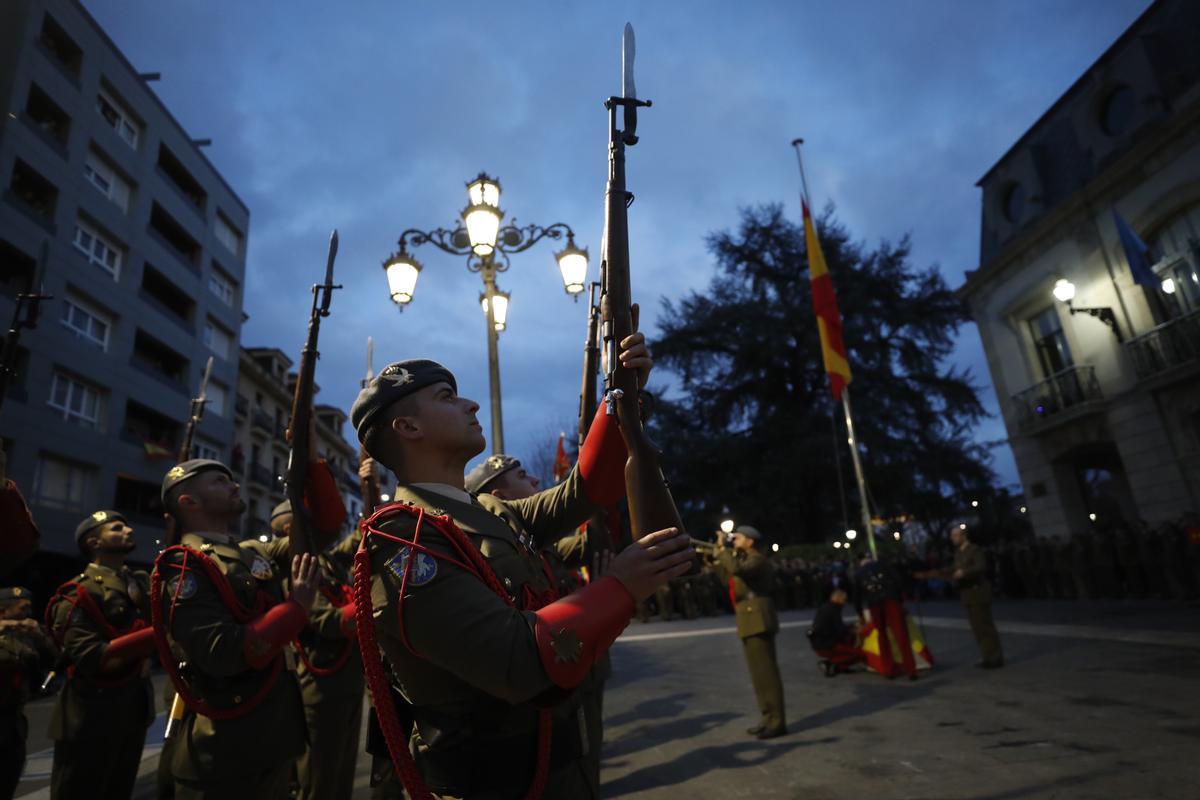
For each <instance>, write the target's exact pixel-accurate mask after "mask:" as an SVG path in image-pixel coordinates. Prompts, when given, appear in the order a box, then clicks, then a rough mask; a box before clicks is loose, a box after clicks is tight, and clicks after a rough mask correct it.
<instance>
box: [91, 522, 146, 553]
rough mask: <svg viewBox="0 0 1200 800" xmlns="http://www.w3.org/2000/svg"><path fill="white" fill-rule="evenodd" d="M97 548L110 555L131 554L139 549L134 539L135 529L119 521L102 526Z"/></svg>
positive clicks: (97, 538) (97, 539)
mask: <svg viewBox="0 0 1200 800" xmlns="http://www.w3.org/2000/svg"><path fill="white" fill-rule="evenodd" d="M96 547H97V548H98V549H100V550H104V551H106V552H109V553H129V552H132V551H133V549H134V548H135V547H137V542H135V541H134V538H133V528H131V527H129V526H128V525H126V524H125V523H124V522H122V521H121V520H119V519H114V520H113V521H112V522H107V523H105V524H104V525H101V526H100V531H99V535H98V536H97V537H96Z"/></svg>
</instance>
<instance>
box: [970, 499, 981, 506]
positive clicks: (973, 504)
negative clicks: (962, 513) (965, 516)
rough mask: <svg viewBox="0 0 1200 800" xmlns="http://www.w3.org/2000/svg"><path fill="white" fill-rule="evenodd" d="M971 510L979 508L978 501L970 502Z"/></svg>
mask: <svg viewBox="0 0 1200 800" xmlns="http://www.w3.org/2000/svg"><path fill="white" fill-rule="evenodd" d="M971 508H979V501H978V500H972V501H971Z"/></svg>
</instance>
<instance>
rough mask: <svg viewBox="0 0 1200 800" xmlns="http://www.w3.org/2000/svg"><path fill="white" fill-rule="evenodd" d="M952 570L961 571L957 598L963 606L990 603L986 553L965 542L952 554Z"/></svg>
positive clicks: (990, 585) (990, 590)
mask: <svg viewBox="0 0 1200 800" xmlns="http://www.w3.org/2000/svg"><path fill="white" fill-rule="evenodd" d="M954 569H955V570H962V573H963V575H962V577H961V578H958V579H957V583H956V585H957V586H958V596H959V598H960V599H961V600H962V602H963V605H974V604H976V603H990V602H992V584H991V582H990V581H989V580H988V575H987V553H985V552H984V551H983V548H982V547H979V546H978V545H974V544H971V543H970V542H967V544H966V546H965V547H961V548H959V549H958V550H956V551H955V552H954Z"/></svg>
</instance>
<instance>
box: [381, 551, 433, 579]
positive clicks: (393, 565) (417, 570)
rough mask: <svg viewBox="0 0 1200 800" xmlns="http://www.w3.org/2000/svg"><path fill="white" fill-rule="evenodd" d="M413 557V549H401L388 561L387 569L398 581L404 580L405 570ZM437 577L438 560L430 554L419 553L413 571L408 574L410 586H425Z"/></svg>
mask: <svg viewBox="0 0 1200 800" xmlns="http://www.w3.org/2000/svg"><path fill="white" fill-rule="evenodd" d="M411 557H412V548H411V547H401V548H400V549H399V550H398V551H397V552H396V555H394V556H392V558H391V560H390V561H388V563H387V567H388V569H390V570H391V571H392V574H393V575H395V576H396V579H397V580H400V581H403V580H404V570H405V569H407V568H408V560H409V558H411ZM436 576H437V559H436V558H434V557H433V556H431V555H429V554H428V553H424V552H421V551H417V558H416V560H415V561H414V562H413V565H412V570H411V571H410V572H409V574H408V585H409V586H424V585H425V584H427V583H429V582H430V581H431V580H433V579H434V578H435V577H436Z"/></svg>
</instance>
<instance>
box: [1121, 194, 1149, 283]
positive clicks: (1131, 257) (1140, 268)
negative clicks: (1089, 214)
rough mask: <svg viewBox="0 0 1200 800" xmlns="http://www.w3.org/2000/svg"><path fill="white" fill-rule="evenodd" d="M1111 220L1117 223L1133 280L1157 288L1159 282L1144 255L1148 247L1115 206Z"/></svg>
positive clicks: (1146, 253)
mask: <svg viewBox="0 0 1200 800" xmlns="http://www.w3.org/2000/svg"><path fill="white" fill-rule="evenodd" d="M1113 221H1114V222H1116V223H1117V233H1118V234H1119V235H1120V237H1121V247H1122V248H1123V249H1124V250H1125V260H1126V261H1128V262H1129V273H1130V274H1131V275H1132V276H1133V282H1134V283H1140V284H1142V285H1143V286H1149V287H1150V288H1151V289H1157V288H1158V287H1159V283H1160V281H1159V278H1158V276H1157V275H1155V274H1154V270H1152V269H1150V260H1149V259H1148V258H1147V257H1146V256H1147V255H1148V254H1149V252H1150V248H1149V247H1147V246H1146V243H1145V242H1143V241H1142V239H1141V237H1140V236H1138V235H1137V234H1136V233H1135V232H1134V230H1133V228H1131V227H1129V223H1128V222H1126V221H1125V220H1124V219H1122V217H1121V215H1120V214H1118V213H1117V210H1116V209H1115V208H1114V209H1113Z"/></svg>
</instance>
